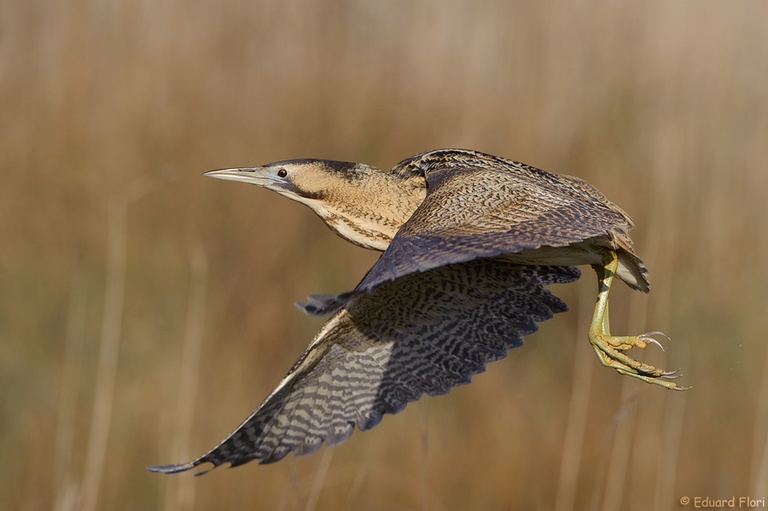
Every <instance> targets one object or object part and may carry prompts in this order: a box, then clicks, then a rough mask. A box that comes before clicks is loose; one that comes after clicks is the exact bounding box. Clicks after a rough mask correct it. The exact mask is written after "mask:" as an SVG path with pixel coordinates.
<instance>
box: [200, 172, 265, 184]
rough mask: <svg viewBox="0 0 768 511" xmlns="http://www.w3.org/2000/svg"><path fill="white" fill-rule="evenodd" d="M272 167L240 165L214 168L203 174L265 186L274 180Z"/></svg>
mask: <svg viewBox="0 0 768 511" xmlns="http://www.w3.org/2000/svg"><path fill="white" fill-rule="evenodd" d="M273 172H274V169H270V168H269V167H242V168H233V169H216V170H209V171H208V172H204V173H203V175H204V176H208V177H215V178H217V179H229V180H230V181H241V182H243V183H249V184H252V185H257V186H267V185H270V184H272V183H274V182H275V181H276V180H275V178H274V177H273V175H272V173H273Z"/></svg>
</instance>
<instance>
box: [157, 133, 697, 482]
mask: <svg viewBox="0 0 768 511" xmlns="http://www.w3.org/2000/svg"><path fill="white" fill-rule="evenodd" d="M204 175H205V176H209V177H214V178H219V179H226V180H233V181H239V182H244V183H248V184H253V185H256V186H259V187H262V188H266V189H268V190H271V191H273V192H276V193H278V194H280V195H282V196H285V197H287V198H289V199H291V200H294V201H296V202H299V203H301V204H304V205H305V206H308V207H309V208H310V209H312V210H313V211H314V212H315V213H316V214H317V215H318V216H319V217H320V218H321V219H322V220H323V221H324V222H325V224H326V225H327V226H328V227H329V228H330V229H331V230H332V231H334V232H335V233H336V234H338V235H339V236H341V237H342V238H344V239H346V240H348V241H350V242H351V243H354V244H356V245H359V246H361V247H364V248H368V249H373V250H378V251H381V252H382V255H381V256H380V257H379V259H378V260H377V262H376V263H375V264H374V265H373V266H372V267H371V269H370V270H369V271H368V272H367V273H366V275H365V276H364V277H363V278H362V280H361V281H360V282H359V284H358V285H357V286H356V287H355V288H354V289H353V290H352V291H349V292H346V293H342V294H337V295H332V294H326V295H322V294H316V295H310V296H309V298H308V299H307V301H306V302H302V303H299V304H297V305H298V306H299V307H300V308H301V309H302V310H303V311H304V312H306V313H308V314H312V315H321V316H324V315H329V316H330V318H329V319H328V320H327V321H326V323H325V324H324V325H323V326H322V327H321V328H320V330H319V331H318V333H317V334H316V335H315V337H314V338H313V339H312V341H311V342H310V344H309V346H308V347H307V348H306V349H305V350H304V352H303V353H302V354H301V356H300V357H299V358H298V360H297V361H296V362H295V363H294V364H293V366H292V367H291V369H290V370H289V372H288V374H287V375H286V376H285V378H283V380H282V381H281V382H280V383H279V384H278V385H277V387H276V388H275V389H274V390H273V391H272V392H271V393H270V394H269V395H268V396H267V398H266V399H265V400H264V401H263V402H262V404H261V405H260V406H259V407H257V408H256V410H255V411H253V412H252V413H251V415H250V416H248V417H247V418H246V419H245V420H244V421H243V422H242V424H240V426H238V427H237V428H236V429H235V430H234V431H233V432H232V433H231V434H230V435H229V436H228V437H227V438H225V439H224V440H223V441H222V442H220V443H219V444H218V445H217V446H215V447H214V448H213V449H211V450H209V451H208V452H207V453H206V454H203V455H202V456H200V457H198V458H197V459H195V460H194V461H191V462H188V463H178V464H171V465H158V466H151V467H148V470H150V471H152V472H164V473H177V472H183V471H187V470H191V469H193V468H195V467H198V466H199V465H202V464H204V463H209V464H210V465H211V466H210V468H208V469H207V470H204V471H202V472H198V473H197V474H196V475H201V474H203V473H206V472H207V471H208V470H211V469H213V468H216V467H218V466H220V465H223V464H225V463H228V464H229V465H230V466H231V467H234V466H238V465H242V464H244V463H247V462H249V461H253V460H258V461H259V463H262V464H264V463H271V462H275V461H278V460H280V459H282V458H283V457H285V456H286V455H287V454H288V453H290V452H293V453H294V454H295V455H305V454H309V453H312V452H314V451H316V450H317V449H319V448H320V446H321V445H322V444H323V443H325V444H327V445H329V446H332V445H337V444H339V443H341V442H343V441H345V440H346V439H348V438H349V436H350V435H351V434H352V432H353V430H354V429H355V427H356V428H357V429H359V430H368V429H371V428H372V427H374V426H376V425H377V424H378V423H379V422H380V421H381V419H382V416H383V415H384V414H387V413H389V414H394V413H398V412H399V411H401V410H402V409H403V408H404V407H405V405H406V404H407V403H409V402H412V401H416V400H418V399H419V398H420V397H421V396H422V395H424V394H427V395H432V396H434V395H441V394H445V393H447V392H448V391H449V390H450V389H451V388H452V387H454V386H456V385H460V384H466V383H469V382H470V381H471V378H472V376H473V375H474V374H477V373H480V372H482V371H484V370H485V368H486V365H487V364H488V363H489V362H492V361H495V360H498V359H500V358H503V357H505V356H506V354H507V352H508V351H509V350H510V349H512V348H515V347H519V346H521V345H522V344H523V338H524V337H525V336H526V335H529V334H531V333H533V332H535V331H536V330H537V329H538V323H540V322H542V321H545V320H547V319H550V318H552V317H553V316H554V315H555V314H557V313H560V312H565V311H566V310H567V309H568V307H567V305H566V304H565V302H563V301H562V300H561V299H560V298H558V297H557V296H555V295H554V294H553V293H552V292H551V291H549V290H548V289H547V288H546V286H548V285H550V284H556V283H557V284H567V283H571V282H574V281H576V280H577V279H578V278H579V277H580V274H581V273H580V270H579V268H578V266H580V265H589V266H591V267H592V268H593V269H594V271H595V273H596V276H597V281H598V293H597V300H596V305H595V309H594V314H593V317H592V320H591V323H590V326H589V331H588V339H589V342H590V344H591V345H592V347H593V348H594V351H595V352H596V354H597V356H598V359H599V361H600V362H601V363H602V364H603V365H604V366H606V367H609V368H613V369H615V370H616V371H617V372H619V373H620V374H622V375H627V376H630V377H633V378H637V379H639V380H642V381H644V382H646V383H651V384H656V385H660V386H662V387H665V388H667V389H670V390H687V389H688V387H683V386H680V385H678V384H676V383H675V381H674V380H675V379H676V378H678V377H679V376H680V375H679V371H666V370H663V369H660V368H657V367H654V366H651V365H648V364H645V363H643V362H640V361H637V360H635V359H634V358H632V357H630V356H629V355H628V354H626V353H625V352H626V351H627V350H629V349H630V348H633V347H637V348H645V347H646V346H648V345H649V344H655V345H657V346H659V347H662V345H661V343H660V342H659V341H658V340H657V339H656V338H655V337H658V336H663V337H667V336H666V334H663V333H662V332H660V331H656V330H653V331H649V332H646V333H644V334H640V335H630V336H614V335H611V333H610V328H609V319H608V297H609V293H610V290H611V286H612V285H613V281H614V278H615V277H617V278H618V279H619V280H621V281H623V282H624V283H625V284H627V285H628V286H629V287H630V288H632V289H634V290H638V291H641V292H646V293H647V292H649V291H650V284H649V280H648V270H647V269H646V267H645V265H644V263H643V261H642V260H641V259H640V257H638V256H637V254H636V253H635V251H634V248H633V243H632V240H631V238H630V237H629V235H628V231H629V230H630V229H632V228H633V227H634V223H633V221H632V219H631V218H630V217H629V215H627V213H625V212H624V211H623V210H622V209H621V208H619V207H618V206H617V205H615V204H614V203H613V202H611V201H609V200H608V199H607V198H606V197H605V196H604V195H603V194H602V193H601V192H600V191H598V189H597V188H595V187H594V186H592V185H591V184H589V183H588V182H586V181H584V180H582V179H579V178H576V177H573V176H568V175H565V174H554V173H550V172H547V171H544V170H541V169H538V168H536V167H533V166H530V165H527V164H524V163H520V162H517V161H513V160H509V159H506V158H502V157H499V156H494V155H491V154H486V153H482V152H479V151H474V150H469V149H455V148H447V149H436V150H431V151H425V152H422V153H419V154H417V155H414V156H411V157H409V158H406V159H405V160H403V161H401V162H400V163H398V164H396V165H395V166H394V167H392V169H390V170H382V169H379V168H377V167H373V166H370V165H366V164H362V163H354V162H342V161H334V160H324V159H315V158H302V159H292V160H282V161H277V162H274V163H269V164H265V165H261V166H257V167H238V168H224V169H217V170H212V171H208V172H206V173H204ZM662 349H663V347H662Z"/></svg>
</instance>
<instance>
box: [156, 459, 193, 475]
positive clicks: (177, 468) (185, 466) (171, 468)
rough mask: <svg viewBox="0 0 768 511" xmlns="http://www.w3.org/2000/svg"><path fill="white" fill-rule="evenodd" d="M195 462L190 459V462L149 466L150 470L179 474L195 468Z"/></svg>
mask: <svg viewBox="0 0 768 511" xmlns="http://www.w3.org/2000/svg"><path fill="white" fill-rule="evenodd" d="M195 466H196V465H195V463H194V462H192V461H190V462H188V463H172V464H170V465H151V466H149V467H147V470H148V471H149V472H159V473H162V474H178V473H179V472H186V471H187V470H192V469H193V468H195Z"/></svg>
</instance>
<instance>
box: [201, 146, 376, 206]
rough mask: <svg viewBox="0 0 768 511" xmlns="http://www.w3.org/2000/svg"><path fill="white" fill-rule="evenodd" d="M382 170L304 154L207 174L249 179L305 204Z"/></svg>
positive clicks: (310, 203)
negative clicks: (301, 156)
mask: <svg viewBox="0 0 768 511" xmlns="http://www.w3.org/2000/svg"><path fill="white" fill-rule="evenodd" d="M380 172H381V171H380V170H379V169H377V168H375V167H370V166H368V165H363V164H361V163H350V162H344V161H333V160H318V159H314V158H303V159H298V160H283V161H276V162H274V163H267V164H266V165H263V166H260V167H241V168H230V169H218V170H211V171H209V172H206V173H205V174H203V175H204V176H209V177H215V178H218V179H229V180H232V181H240V182H243V183H249V184H253V185H257V186H261V187H262V188H266V189H268V190H272V191H273V192H276V193H279V194H280V195H283V196H285V197H288V198H289V199H292V200H295V201H298V202H301V203H303V204H306V205H308V206H310V207H312V209H315V208H314V207H313V203H314V202H317V201H320V202H323V201H328V200H331V198H332V197H333V196H335V195H338V193H339V191H340V190H344V189H347V188H355V187H356V185H355V183H356V182H359V181H360V180H364V179H365V178H367V177H369V176H371V175H372V174H375V173H380Z"/></svg>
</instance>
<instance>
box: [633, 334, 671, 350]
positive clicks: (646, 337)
mask: <svg viewBox="0 0 768 511" xmlns="http://www.w3.org/2000/svg"><path fill="white" fill-rule="evenodd" d="M652 335H663V336H664V337H666V338H667V340H668V341H671V340H672V339H671V338H670V337H669V336H668V335H667V334H665V333H664V332H662V331H660V330H651V331H650V332H645V333H644V334H642V335H640V336H638V339H640V340H641V341H644V342H648V343H651V344H655V345H656V346H658V347H659V349H661V351H662V352H664V353H666V350H665V349H664V346H662V344H661V343H660V342H659V341H657V340H656V339H654V338H653V337H651V336H652Z"/></svg>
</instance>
